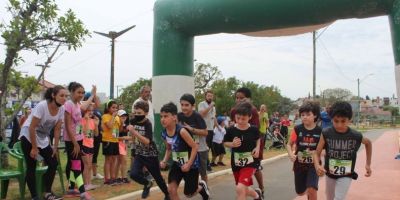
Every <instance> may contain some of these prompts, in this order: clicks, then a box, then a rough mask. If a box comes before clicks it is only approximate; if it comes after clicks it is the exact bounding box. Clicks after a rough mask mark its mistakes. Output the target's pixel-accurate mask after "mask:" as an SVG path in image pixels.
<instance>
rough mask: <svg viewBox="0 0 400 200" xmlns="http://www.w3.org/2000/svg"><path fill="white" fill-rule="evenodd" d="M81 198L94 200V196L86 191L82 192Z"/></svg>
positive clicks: (81, 199) (82, 199)
mask: <svg viewBox="0 0 400 200" xmlns="http://www.w3.org/2000/svg"><path fill="white" fill-rule="evenodd" d="M80 200H94V198H93V197H92V196H90V194H89V192H84V193H82V194H81V198H80Z"/></svg>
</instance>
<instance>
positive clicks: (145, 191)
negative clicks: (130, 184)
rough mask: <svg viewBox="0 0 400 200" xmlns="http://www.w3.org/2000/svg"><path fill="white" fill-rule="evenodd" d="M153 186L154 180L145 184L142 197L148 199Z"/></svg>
mask: <svg viewBox="0 0 400 200" xmlns="http://www.w3.org/2000/svg"><path fill="white" fill-rule="evenodd" d="M152 186H153V182H152V181H149V184H147V185H145V186H144V188H143V192H142V199H146V198H147V197H148V196H149V194H150V188H151V187H152Z"/></svg>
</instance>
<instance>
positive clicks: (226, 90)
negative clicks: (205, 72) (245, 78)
mask: <svg viewBox="0 0 400 200" xmlns="http://www.w3.org/2000/svg"><path fill="white" fill-rule="evenodd" d="M240 84H241V81H240V80H238V79H237V78H236V77H230V78H227V79H219V80H216V81H214V82H213V83H212V85H211V89H212V91H213V92H214V96H215V107H216V108H217V113H218V114H219V115H222V114H224V113H226V114H228V115H229V112H230V109H231V108H232V106H233V105H234V104H235V97H234V94H235V92H236V90H237V89H238V88H239V87H240ZM202 98H203V100H204V96H203V97H202ZM196 101H197V102H199V101H198V100H197V99H196Z"/></svg>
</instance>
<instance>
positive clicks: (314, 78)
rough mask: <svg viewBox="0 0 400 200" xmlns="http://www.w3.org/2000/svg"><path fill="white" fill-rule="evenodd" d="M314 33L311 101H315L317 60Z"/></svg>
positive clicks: (314, 32)
mask: <svg viewBox="0 0 400 200" xmlns="http://www.w3.org/2000/svg"><path fill="white" fill-rule="evenodd" d="M316 34H317V32H316V31H313V99H315V95H316V87H315V84H316V71H317V70H316V67H317V66H316V65H317V58H316V48H315V43H316V41H317V38H316Z"/></svg>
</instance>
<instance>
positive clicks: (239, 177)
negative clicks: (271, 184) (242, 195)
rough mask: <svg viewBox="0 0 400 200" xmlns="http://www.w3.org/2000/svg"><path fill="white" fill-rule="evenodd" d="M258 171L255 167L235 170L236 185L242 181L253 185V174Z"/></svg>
mask: <svg viewBox="0 0 400 200" xmlns="http://www.w3.org/2000/svg"><path fill="white" fill-rule="evenodd" d="M255 172H256V169H255V168H253V167H243V168H241V169H240V170H238V171H234V172H233V176H234V177H235V182H236V185H237V184H238V183H241V184H243V185H245V186H251V185H253V175H254V173H255Z"/></svg>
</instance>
